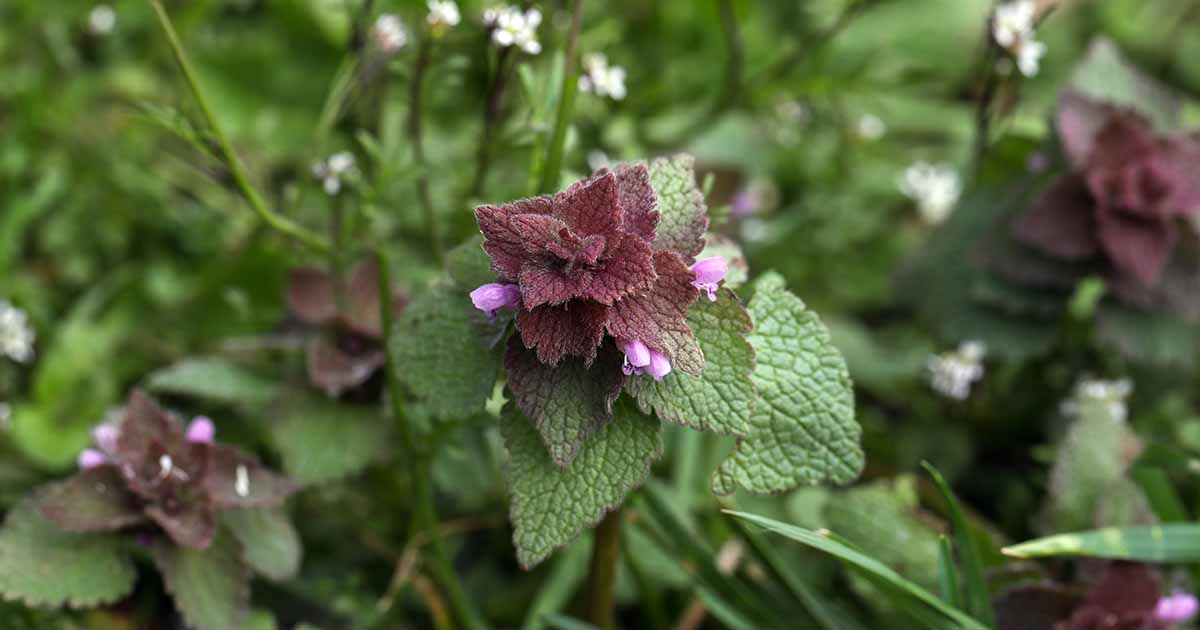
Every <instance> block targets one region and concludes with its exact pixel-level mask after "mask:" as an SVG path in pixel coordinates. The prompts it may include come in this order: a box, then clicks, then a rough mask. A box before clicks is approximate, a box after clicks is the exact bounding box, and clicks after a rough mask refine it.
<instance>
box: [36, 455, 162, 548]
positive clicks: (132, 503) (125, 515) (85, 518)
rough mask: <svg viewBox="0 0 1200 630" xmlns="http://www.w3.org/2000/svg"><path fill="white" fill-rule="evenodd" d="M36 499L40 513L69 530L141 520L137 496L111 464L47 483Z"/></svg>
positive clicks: (99, 528)
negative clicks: (130, 490) (56, 481)
mask: <svg viewBox="0 0 1200 630" xmlns="http://www.w3.org/2000/svg"><path fill="white" fill-rule="evenodd" d="M36 502H37V506H38V509H39V510H40V511H41V513H42V516H45V517H46V518H47V519H49V520H50V521H52V522H53V523H54V524H55V525H57V526H58V527H60V528H62V529H64V530H67V531H70V532H92V531H106V530H114V529H120V528H122V527H127V526H129V525H134V524H137V523H140V522H142V521H144V520H145V516H143V514H142V510H141V509H140V506H139V505H138V500H137V497H136V496H135V495H134V494H133V493H131V492H129V490H128V489H127V488H126V487H125V480H124V479H122V478H121V473H120V472H118V471H117V469H116V467H114V466H99V467H97V468H92V469H90V470H83V471H80V472H79V473H77V474H76V475H75V476H73V477H70V478H68V479H64V480H63V481H60V482H58V483H54V484H50V485H49V486H46V487H45V489H43V490H42V491H41V492H40V493H38V496H37V499H36Z"/></svg>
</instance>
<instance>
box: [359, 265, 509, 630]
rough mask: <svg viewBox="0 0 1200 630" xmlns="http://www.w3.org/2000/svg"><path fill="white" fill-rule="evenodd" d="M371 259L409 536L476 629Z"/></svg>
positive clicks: (387, 287)
mask: <svg viewBox="0 0 1200 630" xmlns="http://www.w3.org/2000/svg"><path fill="white" fill-rule="evenodd" d="M375 262H376V264H377V265H378V267H379V310H380V317H381V319H382V321H383V339H384V343H383V347H384V353H385V358H386V360H385V362H384V373H385V376H386V378H387V392H388V396H389V400H390V402H391V407H392V417H393V418H394V420H395V422H396V426H397V429H398V430H399V433H400V445H401V447H402V448H403V450H404V454H405V458H406V459H407V460H408V463H409V474H410V476H411V479H412V488H413V501H414V502H415V505H414V506H413V514H412V525H411V527H410V529H411V531H410V532H409V538H410V539H411V538H413V537H416V536H425V537H426V539H427V540H428V541H429V545H428V546H427V547H426V550H425V553H424V554H423V555H424V560H425V564H426V566H428V568H429V572H430V574H431V575H432V577H433V579H434V581H435V582H437V583H438V586H440V587H441V589H442V591H443V592H444V594H445V596H446V600H447V603H448V604H449V605H450V609H451V610H453V611H454V616H455V617H456V618H457V619H458V622H459V623H460V624H461V626H462V627H463V628H467V629H468V630H477V629H482V628H486V627H487V626H486V624H484V622H483V617H482V616H481V615H480V614H479V611H477V610H476V609H475V607H474V604H473V603H472V602H471V600H470V599H469V598H468V597H467V594H466V591H465V590H464V589H463V586H462V582H460V581H459V579H458V575H457V574H456V573H455V572H454V568H453V567H452V566H451V565H450V558H449V554H448V553H446V544H445V541H444V540H443V539H442V536H441V533H440V531H439V529H438V527H437V511H436V508H435V507H434V504H433V483H432V481H431V479H430V472H429V465H430V454H429V453H428V452H427V451H426V450H425V449H424V448H419V447H418V446H417V443H416V439H415V438H414V436H413V431H412V427H411V426H410V425H409V423H408V422H406V421H405V420H404V413H403V412H404V390H403V388H402V386H401V384H400V373H399V367H398V362H397V357H396V354H395V351H394V350H393V348H394V345H393V344H391V343H390V342H389V341H390V340H391V339H392V337H393V335H394V334H395V331H396V323H395V317H394V315H393V313H392V299H391V295H392V282H391V273H390V271H389V269H390V267H389V265H388V257H387V254H385V253H384V252H383V250H376V252H375Z"/></svg>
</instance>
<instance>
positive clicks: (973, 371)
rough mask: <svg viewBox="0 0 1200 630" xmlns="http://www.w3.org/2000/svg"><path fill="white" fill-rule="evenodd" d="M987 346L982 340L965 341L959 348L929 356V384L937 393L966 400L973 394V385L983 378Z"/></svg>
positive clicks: (927, 365) (927, 366)
mask: <svg viewBox="0 0 1200 630" xmlns="http://www.w3.org/2000/svg"><path fill="white" fill-rule="evenodd" d="M985 356H987V347H986V346H984V345H983V342H981V341H965V342H963V343H962V344H961V345H959V346H958V349H957V350H954V351H951V352H943V353H942V354H935V355H933V356H931V357H929V362H928V363H927V364H926V368H927V369H928V370H929V386H930V387H932V388H933V390H934V391H936V392H937V393H939V394H941V395H943V396H946V397H948V398H953V399H954V400H966V399H967V397H968V396H970V395H971V385H972V384H974V383H975V382H976V381H978V380H979V379H981V378H983V358H984V357H985Z"/></svg>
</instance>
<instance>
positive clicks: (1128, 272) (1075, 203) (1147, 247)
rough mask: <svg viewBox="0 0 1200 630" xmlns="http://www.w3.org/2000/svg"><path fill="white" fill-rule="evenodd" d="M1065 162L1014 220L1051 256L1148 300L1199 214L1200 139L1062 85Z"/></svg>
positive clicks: (1132, 297)
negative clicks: (1090, 268)
mask: <svg viewBox="0 0 1200 630" xmlns="http://www.w3.org/2000/svg"><path fill="white" fill-rule="evenodd" d="M1056 123H1057V128H1058V137H1059V142H1060V144H1061V145H1062V149H1063V153H1064V154H1065V156H1066V158H1067V162H1068V166H1069V168H1070V170H1069V172H1067V173H1066V174H1064V175H1062V176H1060V177H1059V178H1058V179H1056V180H1055V181H1054V182H1052V183H1051V184H1050V186H1049V188H1047V189H1046V191H1045V192H1044V193H1042V195H1041V196H1040V197H1039V198H1037V199H1036V200H1035V201H1034V203H1033V205H1032V206H1031V207H1030V208H1029V210H1028V211H1027V212H1026V213H1025V214H1024V215H1023V216H1022V217H1020V218H1019V220H1018V221H1017V223H1016V236H1017V238H1018V239H1019V240H1020V241H1022V242H1024V243H1025V244H1027V245H1030V246H1031V247H1033V248H1035V249H1037V250H1039V251H1041V252H1042V253H1044V254H1046V255H1048V256H1050V257H1052V258H1056V259H1060V260H1065V261H1072V262H1088V263H1095V264H1099V265H1100V266H1101V270H1102V273H1103V274H1104V275H1105V277H1106V280H1107V281H1108V283H1109V286H1110V288H1111V289H1112V290H1113V292H1114V293H1115V294H1116V295H1117V296H1118V297H1120V298H1122V299H1124V300H1126V301H1129V302H1132V303H1146V302H1147V301H1149V299H1148V296H1149V295H1152V294H1153V292H1154V291H1155V289H1157V288H1158V286H1159V285H1160V282H1161V281H1162V279H1163V277H1164V275H1165V273H1166V271H1167V270H1168V267H1169V265H1170V264H1171V262H1172V254H1173V253H1174V252H1175V250H1176V246H1177V245H1178V244H1180V242H1181V241H1182V240H1183V238H1184V236H1185V235H1188V236H1191V237H1193V238H1194V235H1195V231H1196V228H1195V224H1194V223H1192V222H1193V221H1194V220H1195V219H1196V218H1197V216H1200V167H1198V166H1197V165H1198V164H1200V138H1198V137H1197V136H1196V135H1195V134H1194V133H1184V134H1174V135H1160V134H1159V133H1157V132H1156V131H1155V130H1154V128H1153V127H1152V126H1151V124H1150V122H1149V121H1148V120H1146V119H1145V118H1144V117H1142V116H1141V115H1140V114H1138V113H1136V112H1134V111H1132V110H1128V109H1121V108H1118V107H1115V106H1113V105H1108V104H1105V103H1101V102H1098V101H1094V100H1091V99H1089V98H1087V97H1085V96H1083V95H1081V94H1078V93H1076V92H1073V91H1067V92H1065V93H1064V94H1063V95H1062V97H1061V99H1060V101H1059V106H1058V112H1057V114H1056Z"/></svg>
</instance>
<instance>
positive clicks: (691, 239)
mask: <svg viewBox="0 0 1200 630" xmlns="http://www.w3.org/2000/svg"><path fill="white" fill-rule="evenodd" d="M695 166H696V160H695V158H693V157H692V156H690V155H686V154H682V153H681V154H678V155H674V156H671V157H662V158H658V159H656V160H654V161H652V162H650V165H649V169H650V185H651V186H652V187H653V188H654V192H655V193H657V194H658V214H659V219H658V231H657V236H656V237H655V239H654V250H655V251H664V250H672V251H676V252H679V253H681V254H683V255H684V257H686V258H688V259H689V262H691V261H690V259H693V258H695V256H696V255H697V254H699V253H700V251H701V250H703V249H704V233H705V231H707V230H708V213H707V208H706V206H705V205H704V194H703V193H701V192H700V187H699V186H697V185H696V168H695Z"/></svg>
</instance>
